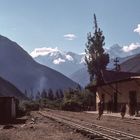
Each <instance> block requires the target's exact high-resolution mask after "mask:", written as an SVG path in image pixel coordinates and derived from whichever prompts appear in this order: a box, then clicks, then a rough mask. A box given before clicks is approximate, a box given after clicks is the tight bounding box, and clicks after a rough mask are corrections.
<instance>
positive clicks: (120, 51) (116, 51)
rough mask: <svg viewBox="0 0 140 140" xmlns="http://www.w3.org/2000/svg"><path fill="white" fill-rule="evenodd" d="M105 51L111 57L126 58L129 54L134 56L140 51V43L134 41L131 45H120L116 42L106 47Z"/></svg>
mask: <svg viewBox="0 0 140 140" xmlns="http://www.w3.org/2000/svg"><path fill="white" fill-rule="evenodd" d="M105 51H106V52H107V53H108V54H109V56H110V58H113V59H114V58H116V57H119V58H126V57H128V56H133V55H136V54H139V53H140V44H138V43H136V44H134V43H132V44H130V45H129V46H123V47H122V46H120V45H118V44H114V45H112V46H111V47H109V48H106V49H105Z"/></svg>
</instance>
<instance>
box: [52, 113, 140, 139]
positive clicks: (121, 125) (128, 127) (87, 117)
mask: <svg viewBox="0 0 140 140" xmlns="http://www.w3.org/2000/svg"><path fill="white" fill-rule="evenodd" d="M54 112H57V113H59V114H64V115H67V116H70V117H72V118H78V119H79V120H84V121H86V122H89V123H91V124H92V123H93V124H97V125H101V126H104V127H109V128H112V129H116V130H119V131H123V132H126V133H130V134H134V135H137V136H140V120H131V119H127V118H124V119H121V118H119V117H114V116H108V115H103V116H102V118H101V120H97V119H96V118H97V114H95V113H93V114H92V113H85V112H79V113H77V112H64V111H54ZM126 121H127V122H126ZM128 121H130V123H128ZM131 122H133V123H131Z"/></svg>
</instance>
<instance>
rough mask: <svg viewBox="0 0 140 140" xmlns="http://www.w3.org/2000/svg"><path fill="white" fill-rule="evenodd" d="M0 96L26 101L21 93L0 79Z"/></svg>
mask: <svg viewBox="0 0 140 140" xmlns="http://www.w3.org/2000/svg"><path fill="white" fill-rule="evenodd" d="M0 96H14V97H16V98H18V99H27V98H26V97H25V95H24V94H23V93H21V91H19V90H18V89H17V88H16V87H15V86H14V85H12V84H11V83H10V82H8V81H6V80H4V79H3V78H1V77H0Z"/></svg>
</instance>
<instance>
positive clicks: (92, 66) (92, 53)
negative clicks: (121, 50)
mask: <svg viewBox="0 0 140 140" xmlns="http://www.w3.org/2000/svg"><path fill="white" fill-rule="evenodd" d="M87 39H88V41H87V43H86V49H85V52H86V56H85V61H86V64H87V68H88V72H89V75H90V82H93V81H96V84H100V83H102V82H103V77H102V71H103V70H105V69H106V66H107V64H108V63H109V55H108V54H107V53H105V51H104V49H103V46H104V45H105V42H104V40H105V37H104V36H103V32H102V31H101V29H100V28H99V27H98V25H97V20H96V15H95V14H94V33H93V35H92V34H91V33H88V35H87Z"/></svg>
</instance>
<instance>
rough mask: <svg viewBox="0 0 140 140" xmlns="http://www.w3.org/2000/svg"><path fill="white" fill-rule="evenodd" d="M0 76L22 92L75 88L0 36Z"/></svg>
mask: <svg viewBox="0 0 140 140" xmlns="http://www.w3.org/2000/svg"><path fill="white" fill-rule="evenodd" d="M0 66H1V67H0V76H1V77H3V78H4V79H6V80H8V81H9V82H11V83H12V84H14V85H15V86H16V87H17V88H18V89H20V90H21V91H22V92H24V91H25V90H26V91H27V93H29V94H30V93H37V92H38V91H42V90H43V89H49V88H52V89H54V90H55V89H67V88H74V87H76V86H77V84H76V83H75V82H73V81H72V80H70V79H69V78H67V77H66V76H64V75H63V74H61V73H59V72H57V71H55V70H53V69H51V68H49V67H46V66H43V65H41V64H39V63H37V62H35V61H34V60H33V59H32V57H31V56H30V55H29V54H28V53H27V52H26V51H24V50H23V49H22V48H21V47H20V46H19V45H18V44H17V43H15V42H13V41H11V40H9V39H8V38H6V37H3V36H0Z"/></svg>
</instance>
